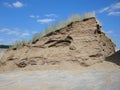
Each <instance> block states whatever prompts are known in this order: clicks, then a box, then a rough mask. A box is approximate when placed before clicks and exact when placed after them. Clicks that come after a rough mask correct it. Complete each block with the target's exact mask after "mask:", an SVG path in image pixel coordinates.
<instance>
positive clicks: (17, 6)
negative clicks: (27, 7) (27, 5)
mask: <svg viewBox="0 0 120 90" xmlns="http://www.w3.org/2000/svg"><path fill="white" fill-rule="evenodd" d="M3 4H4V6H7V7H11V8H12V7H14V8H21V7H23V6H24V4H23V3H22V2H20V1H16V2H13V3H9V2H4V3H3Z"/></svg>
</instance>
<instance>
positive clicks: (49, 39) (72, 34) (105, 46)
mask: <svg viewBox="0 0 120 90" xmlns="http://www.w3.org/2000/svg"><path fill="white" fill-rule="evenodd" d="M114 47H115V44H114V43H113V42H112V41H111V39H109V38H108V37H107V36H106V35H105V33H104V32H103V31H102V30H101V26H100V25H99V24H98V23H97V20H96V18H94V17H93V18H89V19H85V20H83V21H76V22H72V23H70V24H69V25H68V26H66V27H64V28H61V29H60V30H56V31H54V32H51V33H49V34H47V35H45V36H44V37H42V38H41V39H40V40H36V41H35V42H33V43H32V44H26V45H24V46H22V47H20V48H18V49H16V50H9V51H7V52H6V53H5V55H4V56H3V58H2V60H1V61H0V68H4V70H5V69H6V68H5V67H7V69H10V70H14V69H16V68H27V67H28V66H34V67H35V66H36V67H37V66H43V67H44V66H45V67H47V66H49V65H51V66H54V65H58V66H63V65H68V67H69V65H73V66H75V65H78V66H83V67H89V66H91V65H93V64H96V63H102V62H103V61H104V59H105V58H106V57H108V56H110V55H111V54H113V53H114V52H115V48H114Z"/></svg>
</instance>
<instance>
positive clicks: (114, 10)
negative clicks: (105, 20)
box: [99, 2, 120, 16]
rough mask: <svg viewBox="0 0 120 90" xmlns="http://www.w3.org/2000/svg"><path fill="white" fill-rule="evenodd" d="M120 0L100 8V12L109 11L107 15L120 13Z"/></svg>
mask: <svg viewBox="0 0 120 90" xmlns="http://www.w3.org/2000/svg"><path fill="white" fill-rule="evenodd" d="M119 10H120V2H117V3H115V4H112V5H110V6H107V7H105V8H102V9H101V10H99V13H103V12H107V15H117V16H119V15H120V11H119Z"/></svg>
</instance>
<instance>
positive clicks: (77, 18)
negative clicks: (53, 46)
mask: <svg viewBox="0 0 120 90" xmlns="http://www.w3.org/2000/svg"><path fill="white" fill-rule="evenodd" d="M91 17H95V13H94V12H90V13H85V14H84V15H79V14H73V15H72V16H70V17H69V18H68V19H66V20H64V21H60V22H59V23H56V24H54V25H49V26H48V27H47V28H46V29H45V31H44V32H43V33H37V34H35V35H34V36H33V38H32V40H30V41H29V42H27V41H25V40H22V41H16V42H15V43H14V44H13V45H12V46H11V47H10V49H17V48H18V47H20V46H22V45H24V44H26V43H33V42H36V41H37V40H39V39H40V38H42V37H43V36H45V35H46V34H48V33H50V32H53V31H55V30H59V29H61V28H64V27H66V26H67V25H69V24H70V23H71V22H75V21H82V20H84V19H87V18H91Z"/></svg>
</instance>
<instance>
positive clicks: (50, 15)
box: [45, 13, 57, 17]
mask: <svg viewBox="0 0 120 90" xmlns="http://www.w3.org/2000/svg"><path fill="white" fill-rule="evenodd" d="M45 16H46V17H57V15H56V14H53V13H51V14H46V15H45Z"/></svg>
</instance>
